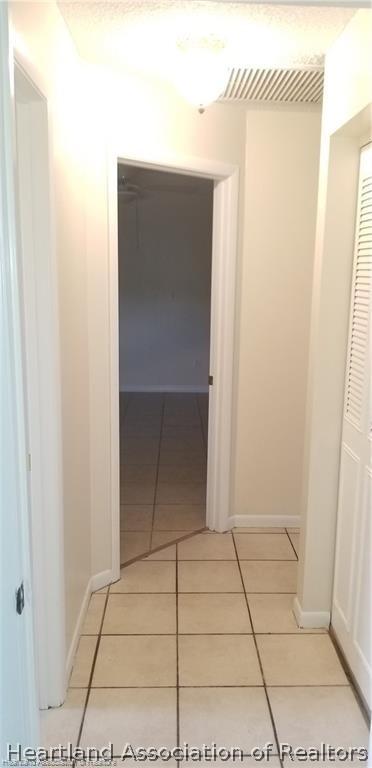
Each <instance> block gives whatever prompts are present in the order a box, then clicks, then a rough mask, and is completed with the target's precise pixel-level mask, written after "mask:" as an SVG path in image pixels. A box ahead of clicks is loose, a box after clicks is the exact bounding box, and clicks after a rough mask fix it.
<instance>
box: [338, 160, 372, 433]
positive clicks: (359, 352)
mask: <svg viewBox="0 0 372 768" xmlns="http://www.w3.org/2000/svg"><path fill="white" fill-rule="evenodd" d="M371 299H372V176H371V175H365V176H364V177H363V176H362V178H361V181H360V191H359V205H358V213H357V232H356V254H355V263H354V280H353V293H352V301H351V326H350V334H349V354H348V367H347V375H346V397H345V417H346V418H348V419H349V420H350V421H351V422H352V423H354V425H355V426H356V427H357V428H358V429H360V428H362V420H363V402H364V397H365V392H366V386H367V389H368V383H367V381H366V377H368V373H367V372H368V368H369V355H370V350H369V344H370V341H371V340H370V325H371V319H370V312H371Z"/></svg>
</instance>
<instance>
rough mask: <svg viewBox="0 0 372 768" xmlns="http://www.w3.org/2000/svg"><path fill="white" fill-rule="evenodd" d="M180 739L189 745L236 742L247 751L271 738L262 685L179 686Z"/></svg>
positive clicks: (229, 744) (222, 745)
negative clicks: (225, 686)
mask: <svg viewBox="0 0 372 768" xmlns="http://www.w3.org/2000/svg"><path fill="white" fill-rule="evenodd" d="M180 740H181V743H183V742H187V743H189V744H192V745H193V747H199V748H200V747H201V746H202V745H203V744H211V743H212V742H214V743H217V744H218V746H219V747H230V748H231V746H232V745H234V746H236V745H238V746H239V747H241V748H242V749H243V750H244V752H246V753H249V752H250V751H251V750H252V749H253V748H254V747H259V746H264V745H265V744H266V743H267V742H272V741H273V740H274V734H273V731H272V726H271V721H270V714H269V709H268V706H267V702H266V697H265V693H264V691H263V690H262V688H181V689H180Z"/></svg>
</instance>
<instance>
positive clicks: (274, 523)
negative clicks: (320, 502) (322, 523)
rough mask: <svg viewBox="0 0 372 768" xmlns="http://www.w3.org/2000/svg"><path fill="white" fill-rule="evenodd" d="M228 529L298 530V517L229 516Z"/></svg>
mask: <svg viewBox="0 0 372 768" xmlns="http://www.w3.org/2000/svg"><path fill="white" fill-rule="evenodd" d="M227 523H228V527H229V529H230V528H298V527H299V525H300V516H299V515H231V517H229V518H228V521H227Z"/></svg>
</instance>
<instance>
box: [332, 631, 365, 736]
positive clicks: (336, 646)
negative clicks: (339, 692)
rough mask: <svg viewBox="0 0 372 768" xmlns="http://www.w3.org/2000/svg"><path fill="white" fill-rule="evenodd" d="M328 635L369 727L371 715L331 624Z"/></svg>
mask: <svg viewBox="0 0 372 768" xmlns="http://www.w3.org/2000/svg"><path fill="white" fill-rule="evenodd" d="M328 636H329V638H330V641H331V643H332V645H333V647H334V649H335V651H336V654H337V657H338V660H339V662H340V664H341V667H342V669H343V671H344V672H345V675H346V678H347V680H348V682H349V685H350V688H351V690H352V692H353V694H354V697H355V699H356V702H357V704H358V706H359V709H360V710H361V712H362V715H363V717H364V720H365V722H366V725H367V726H368V728H371V715H370V713H369V710H368V705H367V703H366V701H365V700H364V698H363V695H362V693H361V692H360V690H359V687H358V684H357V682H356V679H355V677H354V675H353V672H352V670H351V668H350V667H349V664H348V662H347V660H346V658H345V656H344V654H343V652H342V648H340V646H339V644H338V642H337V637H336V635H335V632H334V629H333V627H332V625H330V627H329V630H328Z"/></svg>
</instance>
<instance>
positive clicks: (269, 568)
mask: <svg viewBox="0 0 372 768" xmlns="http://www.w3.org/2000/svg"><path fill="white" fill-rule="evenodd" d="M240 567H241V571H242V576H243V581H244V587H245V590H246V592H292V593H293V592H296V589H297V561H293V562H279V561H277V562H269V561H268V562H258V561H253V560H251V561H248V560H246V561H244V560H242V561H241V563H240Z"/></svg>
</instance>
